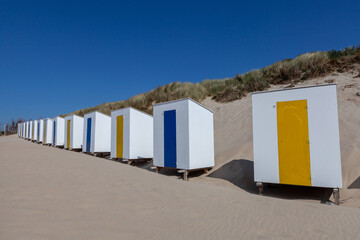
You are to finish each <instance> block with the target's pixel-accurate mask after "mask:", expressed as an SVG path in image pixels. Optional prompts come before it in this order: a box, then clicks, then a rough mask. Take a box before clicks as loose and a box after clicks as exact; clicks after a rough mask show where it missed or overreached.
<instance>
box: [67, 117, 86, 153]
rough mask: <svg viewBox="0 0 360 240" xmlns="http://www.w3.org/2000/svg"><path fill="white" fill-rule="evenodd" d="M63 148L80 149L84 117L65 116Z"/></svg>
mask: <svg viewBox="0 0 360 240" xmlns="http://www.w3.org/2000/svg"><path fill="white" fill-rule="evenodd" d="M64 134H65V136H64V148H67V149H70V150H73V149H82V145H83V134H84V118H83V117H79V116H77V115H70V116H66V117H65V132H64Z"/></svg>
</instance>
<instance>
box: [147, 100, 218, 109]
mask: <svg viewBox="0 0 360 240" xmlns="http://www.w3.org/2000/svg"><path fill="white" fill-rule="evenodd" d="M185 100H190V101H192V102H194V103H196V104H197V105H199V106H201V107H203V108H205V109H207V110H208V111H210V112H212V113H214V112H213V110H211V109H210V108H207V107H205V106H204V105H202V104H201V103H198V102H197V101H195V100H193V99H192V98H181V99H177V100H172V101H168V102H161V103H155V104H153V106H156V105H163V104H167V103H174V102H181V101H185Z"/></svg>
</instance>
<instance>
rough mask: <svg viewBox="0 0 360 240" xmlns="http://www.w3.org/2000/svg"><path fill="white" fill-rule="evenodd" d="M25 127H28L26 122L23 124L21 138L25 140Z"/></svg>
mask: <svg viewBox="0 0 360 240" xmlns="http://www.w3.org/2000/svg"><path fill="white" fill-rule="evenodd" d="M25 125H26V122H23V123H21V129H22V131H21V137H22V138H25Z"/></svg>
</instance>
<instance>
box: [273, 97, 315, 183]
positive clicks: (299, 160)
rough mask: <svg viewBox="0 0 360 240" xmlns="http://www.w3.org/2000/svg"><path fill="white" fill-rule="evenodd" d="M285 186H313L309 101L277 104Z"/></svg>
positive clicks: (280, 169) (281, 172) (281, 173)
mask: <svg viewBox="0 0 360 240" xmlns="http://www.w3.org/2000/svg"><path fill="white" fill-rule="evenodd" d="M276 108H277V132H278V153H279V177H280V183H281V184H292V185H302V186H311V173H310V149H309V127H308V114H307V101H306V100H297V101H286V102H277V103H276Z"/></svg>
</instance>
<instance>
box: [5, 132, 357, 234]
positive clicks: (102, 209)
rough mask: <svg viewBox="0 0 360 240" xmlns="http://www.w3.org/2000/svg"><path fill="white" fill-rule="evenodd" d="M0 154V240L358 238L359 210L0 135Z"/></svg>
mask: <svg viewBox="0 0 360 240" xmlns="http://www.w3.org/2000/svg"><path fill="white" fill-rule="evenodd" d="M0 153H1V155H0V213H1V214H0V239H7V240H9V239H36V240H39V239H87V240H89V239H255V238H256V239H260V238H261V239H289V238H291V239H309V238H311V239H325V238H331V239H356V238H357V237H358V236H359V234H360V228H359V226H360V210H359V209H356V208H349V207H342V206H340V207H338V206H328V205H322V204H313V203H305V202H298V201H287V200H282V199H275V198H269V197H260V196H257V195H255V194H248V193H247V192H244V191H239V190H238V189H228V188H224V187H218V186H212V185H210V184H204V183H199V182H194V181H189V182H185V181H181V180H177V179H174V178H170V177H167V176H164V175H161V174H156V173H154V172H151V171H146V170H143V169H139V168H135V167H132V166H128V165H125V164H122V163H117V162H113V161H110V160H105V159H102V158H95V157H92V156H88V155H85V154H81V153H76V152H70V151H66V150H61V149H55V148H52V147H45V146H42V145H37V144H34V143H31V142H28V141H25V140H22V139H18V138H17V137H15V136H10V137H1V138H0ZM235 164H236V163H235ZM236 171H237V170H236ZM193 179H194V178H193ZM209 179H210V178H209Z"/></svg>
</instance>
